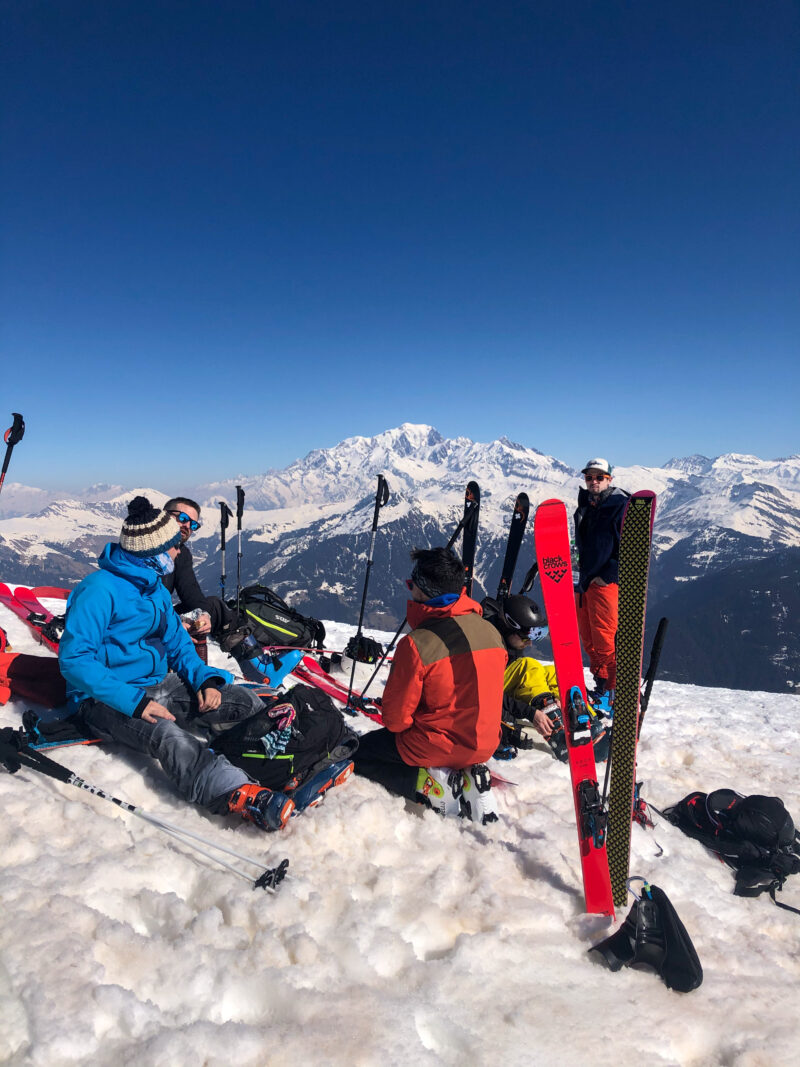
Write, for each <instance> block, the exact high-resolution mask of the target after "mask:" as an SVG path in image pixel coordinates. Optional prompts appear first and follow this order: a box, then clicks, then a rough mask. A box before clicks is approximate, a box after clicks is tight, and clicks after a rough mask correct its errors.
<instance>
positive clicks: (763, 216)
mask: <svg viewBox="0 0 800 1067" xmlns="http://www.w3.org/2000/svg"><path fill="white" fill-rule="evenodd" d="M0 36H1V37H2V52H1V53H0V78H2V83H1V84H0V91H1V94H2V108H3V115H2V165H1V169H0V205H1V206H0V210H1V211H2V220H1V221H2V277H0V282H2V287H1V295H0V345H1V346H2V353H1V356H2V371H1V372H0V423H2V428H3V429H4V428H5V426H7V425H10V421H11V419H10V412H11V411H12V410H17V411H21V412H22V413H23V414H24V416H25V418H26V421H27V425H28V432H27V434H26V437H25V441H24V443H23V444H22V445H20V446H19V449H18V451H17V453H15V457H14V460H13V461H12V462H13V465H12V468H11V470H10V473H9V478H10V479H11V480H15V481H22V482H25V483H26V484H29V485H44V486H48V487H55V486H69V487H78V486H81V485H88V484H89V483H91V482H97V481H111V482H114V481H119V482H123V483H125V484H127V485H132V484H156V483H158V484H161V483H165V482H169V483H170V484H172V483H173V482H174V481H175V477H174V476H172V475H173V474H175V475H177V476H178V480H179V481H180V482H181V483H183V484H191V483H197V482H199V481H205V480H211V479H216V478H225V477H233V476H236V475H238V474H255V473H258V472H259V471H262V470H266V469H267V468H269V467H273V466H284V465H285V464H286V463H288V462H290V461H291V460H292V459H294V458H296V457H297V456H300V455H303V454H305V453H306V452H307V451H308V450H310V449H311V448H316V447H327V446H330V445H332V444H335V443H336V442H337V441H339V440H341V439H342V438H344V437H346V436H350V435H352V434H366V435H369V434H373V433H377V432H379V431H380V430H383V429H386V428H389V427H391V426H395V425H398V424H399V423H401V422H403V421H412V422H427V423H431V424H433V425H435V426H436V427H438V429H439V430H440V431H441V432H442V433H444V434H445V435H447V436H455V435H458V434H464V435H467V436H470V437H473V438H475V439H477V440H491V439H492V438H494V437H498V436H500V435H502V434H504V433H505V434H506V435H508V436H509V437H511V438H513V439H516V440H519V441H521V442H523V443H525V444H528V445H532V446H533V447H536V448H539V449H541V450H542V451H544V452H547V453H550V454H553V455H555V456H557V457H558V458H560V459H562V460H564V461H565V462H568V463H572V464H574V465H576V466H580V465H581V464H582V462H583V461H584V460H585V459H586V458H587V457H588V455H589V454H590V453H593V454H597V453H600V454H604V455H608V456H609V457H610V458H611V459H612V461H613V462H615V463H618V464H631V463H636V462H641V463H645V464H656V463H660V462H663V461H665V460H666V459H668V458H670V457H671V456H675V455H687V454H690V453H693V452H702V453H705V454H706V455H718V454H720V453H723V452H728V451H740V452H753V453H755V454H757V455H761V456H763V457H765V458H771V457H775V456H779V455H786V454H790V453H793V452H797V451H799V450H800V441H799V440H798V432H797V427H798V417H797V411H798V401H799V399H800V396H799V393H800V390H799V389H798V369H797V367H798V362H799V361H798V355H799V354H800V353H799V352H798V348H799V347H800V346H799V345H798V338H799V337H800V299H799V297H800V284H799V283H800V225H799V222H800V195H799V194H798V190H800V103H799V101H800V64H798V54H800V8H799V7H798V5H797V3H796V2H794V0H783V2H780V0H779V2H772V0H764V2H763V3H754V2H752V0H647V2H634V0H628V2H622V0H603V2H602V3H599V2H597V0H529V2H524V3H523V2H516V3H508V2H503V0H491V2H490V0H486V2H481V3H475V2H469V0H458V2H436V0H425V2H420V3H417V2H414V0H402V2H400V3H393V4H389V3H375V2H372V0H370V2H367V0H364V2H361V3H354V2H348V0H342V2H341V3H336V4H333V3H329V2H323V0H319V2H313V3H312V2H304V0H286V2H283V3H270V2H267V0H246V2H240V0H229V2H225V3H223V2H221V0H219V2H214V3H209V2H206V0H180V2H179V0H121V2H120V0H77V2H75V0H61V2H54V0H41V2H31V3H16V4H11V3H9V4H6V5H4V9H3V24H2V34H1V35H0ZM165 474H169V475H170V476H169V477H166V478H165V477H164V475H165Z"/></svg>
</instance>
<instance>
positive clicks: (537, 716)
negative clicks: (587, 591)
mask: <svg viewBox="0 0 800 1067" xmlns="http://www.w3.org/2000/svg"><path fill="white" fill-rule="evenodd" d="M481 607H482V608H483V617H484V618H485V619H486V620H487V621H488V622H491V623H492V624H493V625H494V626H495V627H496V628H497V629H498V630H499V631H500V634H501V636H502V638H503V643H504V644H505V646H506V651H507V652H508V664H507V666H506V669H505V673H504V675H503V718H502V733H501V738H500V747H499V748H498V749H497V751H496V752H495V758H496V759H509V758H512V757H513V756H515V755H516V749H519V748H533V744H534V741H533V737H534V734H535V733H536V734H539V735H540V736H541V737H543V738H544V740H545V741H546V742H547V744H548V745H549V746H550V748H551V749H552V751H553V755H554V756H555V757H556V759H559V760H561V761H562V763H566V762H567V760H568V758H569V757H568V755H567V741H566V738H565V737H564V727H563V724H562V721H561V700H560V695H559V691H558V681H557V679H556V671H555V667H554V666H553V665H552V663H540V662H539V660H537V659H534V658H533V656H531V655H526V653H525V649H526V648H527V647H528V645H530V644H531V642H533V641H540V640H541V639H542V638H543V637H546V636H547V633H548V627H547V617H546V616H545V614H544V612H543V611H541V610H540V608H539V606H538V604H537V603H536V602H535V601H534V600H530V599H529V598H528V597H526V596H522V595H518V596H510V597H506V598H505V599H504V600H499V601H498V600H493V599H492V598H491V597H486V598H485V599H484V600H483V601H482V602H481ZM591 731H592V744H593V745H594V754H595V760H596V761H598V762H602V761H604V760H606V759H607V758H608V752H609V735H608V733H607V731H606V729H605V727H604V726H603V723H602V722H601V720H600V718H599V716H598V715H597V714H596V712H594V713H593V721H592V726H591Z"/></svg>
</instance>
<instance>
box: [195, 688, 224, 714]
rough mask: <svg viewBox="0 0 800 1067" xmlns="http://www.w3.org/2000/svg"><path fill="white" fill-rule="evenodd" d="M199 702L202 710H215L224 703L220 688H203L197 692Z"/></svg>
mask: <svg viewBox="0 0 800 1067" xmlns="http://www.w3.org/2000/svg"><path fill="white" fill-rule="evenodd" d="M197 703H198V706H199V708H200V710H201V711H213V710H214V709H215V708H218V707H219V706H220V704H221V703H222V693H220V691H219V689H210V688H209V689H202V690H201V691H200V692H199V693H198V694H197Z"/></svg>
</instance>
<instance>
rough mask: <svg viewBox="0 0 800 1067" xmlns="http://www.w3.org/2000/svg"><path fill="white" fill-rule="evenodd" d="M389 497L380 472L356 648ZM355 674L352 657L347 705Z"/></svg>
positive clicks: (354, 661) (387, 484)
mask: <svg viewBox="0 0 800 1067" xmlns="http://www.w3.org/2000/svg"><path fill="white" fill-rule="evenodd" d="M388 499H389V483H388V482H387V481H386V479H385V478H384V476H383V475H382V474H379V475H378V491H377V492H376V494H375V512H374V514H373V516H372V530H371V532H370V538H369V548H368V549H367V573H366V575H365V576H364V592H363V594H362V596H361V611H360V612H359V614H358V630H357V631H356V648H358V642H359V638H360V637H361V627H362V625H363V622H364V609H365V607H366V606H367V587H368V585H369V572H370V569H371V567H372V552H373V550H374V548H375V534H376V533H377V532H378V514H379V512H380V510H381V508H382V507H383V506H384V504H386V502H387V501H388ZM355 676H356V660H355V657H353V666H352V668H351V669H350V685H349V687H348V690H347V706H348V707H349V705H350V698H351V697H352V695H353V682H354V680H355Z"/></svg>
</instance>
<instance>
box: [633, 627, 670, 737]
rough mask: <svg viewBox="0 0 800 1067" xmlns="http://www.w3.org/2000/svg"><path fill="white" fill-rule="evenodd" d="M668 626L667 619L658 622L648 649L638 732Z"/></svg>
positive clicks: (648, 699)
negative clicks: (648, 657)
mask: <svg viewBox="0 0 800 1067" xmlns="http://www.w3.org/2000/svg"><path fill="white" fill-rule="evenodd" d="M668 626H669V619H667V618H663V619H660V620H659V623H658V626H657V627H656V635H655V637H654V638H653V645H652V647H651V649H650V662H649V663H648V664H647V671H646V672H645V676H644V689H643V690H642V695H641V698H640V700H639V731H640V732H641V729H642V720H643V719H644V713H645V712H646V711H647V705H648V704H649V703H650V694H651V692H652V691H653V682H654V681H655V680H656V673H657V671H658V661H659V660H660V659H661V649H662V648H663V647H664V638H665V637H666V634H667V627H668Z"/></svg>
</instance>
